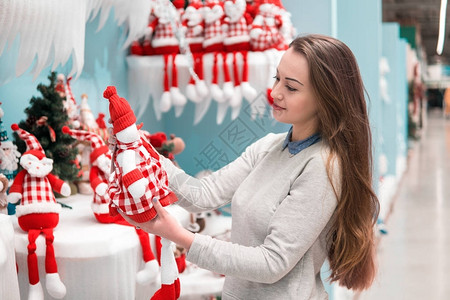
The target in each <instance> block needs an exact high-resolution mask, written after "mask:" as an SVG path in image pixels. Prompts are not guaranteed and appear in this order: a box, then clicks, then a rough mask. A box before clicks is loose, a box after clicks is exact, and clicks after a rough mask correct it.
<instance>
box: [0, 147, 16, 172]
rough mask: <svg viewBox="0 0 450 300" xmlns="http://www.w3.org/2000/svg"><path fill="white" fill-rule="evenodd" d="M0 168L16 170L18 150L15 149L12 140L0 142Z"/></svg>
mask: <svg viewBox="0 0 450 300" xmlns="http://www.w3.org/2000/svg"><path fill="white" fill-rule="evenodd" d="M0 157H2V159H1V162H0V169H2V170H8V171H14V170H17V166H18V165H17V162H18V161H19V158H18V157H20V152H19V151H17V146H16V145H14V144H13V143H12V142H2V145H1V148H0Z"/></svg>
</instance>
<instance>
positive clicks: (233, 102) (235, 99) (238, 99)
mask: <svg viewBox="0 0 450 300" xmlns="http://www.w3.org/2000/svg"><path fill="white" fill-rule="evenodd" d="M241 104H242V94H241V90H240V89H234V94H233V96H232V97H231V98H230V106H231V107H233V108H235V107H240V106H241Z"/></svg>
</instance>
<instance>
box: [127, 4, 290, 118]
mask: <svg viewBox="0 0 450 300" xmlns="http://www.w3.org/2000/svg"><path fill="white" fill-rule="evenodd" d="M178 2H179V1H173V2H172V3H169V1H168V0H153V1H152V8H153V10H152V14H151V15H150V20H149V24H150V25H149V26H148V27H149V29H147V31H146V33H145V34H143V36H142V38H140V39H137V40H136V41H134V42H133V43H132V46H131V47H130V54H131V55H130V56H128V57H127V62H128V67H129V70H128V76H129V77H128V78H129V100H130V104H131V105H132V106H133V108H134V109H135V112H136V115H137V117H138V118H140V117H141V116H143V114H144V112H145V110H146V107H147V106H148V103H149V102H150V101H151V100H153V108H154V111H155V115H156V119H157V120H160V119H161V117H162V114H163V113H165V112H168V111H169V110H170V109H171V107H175V108H174V110H175V115H176V116H177V117H178V116H180V114H181V112H182V106H180V105H179V106H178V107H177V106H176V105H173V100H172V99H173V97H172V96H171V93H170V90H171V88H172V86H173V85H174V82H175V83H176V88H177V90H179V91H180V92H181V93H182V94H184V95H186V98H187V99H188V100H190V101H191V102H193V103H194V104H195V115H194V125H196V124H198V123H199V122H200V121H201V120H202V118H203V117H204V115H205V114H206V113H207V110H208V109H209V106H210V103H211V101H212V100H214V101H215V102H216V105H217V116H216V122H217V123H218V124H221V123H222V122H223V121H224V119H225V117H226V116H227V113H228V110H229V108H230V109H231V119H236V118H237V117H238V116H239V114H240V113H241V110H242V109H243V107H244V106H245V109H246V110H248V111H249V113H250V114H251V117H252V118H253V119H255V118H256V117H258V116H263V115H264V114H265V113H266V111H267V102H270V89H271V87H272V85H273V81H274V80H273V78H272V77H273V75H274V74H275V67H276V65H277V62H278V60H279V59H280V57H281V55H282V54H283V52H284V50H285V49H287V45H288V43H289V42H290V41H291V40H292V39H293V36H294V34H295V30H294V28H293V26H292V22H291V21H290V14H289V13H288V12H287V11H286V9H285V8H284V7H283V5H282V4H281V1H274V0H264V1H253V2H252V3H251V2H247V1H244V0H226V1H219V0H205V1H199V0H190V1H188V2H187V6H186V8H185V9H183V5H182V4H183V1H180V2H181V4H180V3H178ZM162 4H164V6H167V8H166V9H168V7H172V6H175V8H176V11H177V14H174V13H172V14H171V15H172V16H174V17H173V18H171V22H169V24H168V25H166V27H168V26H170V27H171V31H164V32H165V33H166V36H165V37H166V45H168V44H167V43H168V42H169V35H170V38H171V40H172V41H173V43H171V44H170V45H171V46H173V47H175V40H174V39H173V36H175V37H176V40H177V44H178V49H177V52H176V53H175V54H174V51H175V50H174V51H169V52H170V53H172V54H168V53H169V52H168V51H165V53H164V54H163V55H161V53H160V52H158V51H155V45H156V43H157V42H159V41H160V39H161V34H158V33H157V32H156V28H157V27H155V25H154V24H155V22H158V23H160V21H161V18H160V17H159V18H158V17H157V16H156V15H155V12H157V8H158V7H159V6H161V5H162ZM171 9H172V10H173V11H175V9H174V8H171ZM180 24H181V28H180ZM158 26H160V25H159V24H158ZM169 33H170V34H169ZM157 49H158V47H157ZM157 49H156V50H157ZM175 74H176V76H175ZM244 99H245V100H246V102H244V101H243V100H244ZM182 104H183V106H184V104H185V102H183V103H182ZM247 106H248V107H249V109H247V108H246V107H247ZM180 108H181V109H180Z"/></svg>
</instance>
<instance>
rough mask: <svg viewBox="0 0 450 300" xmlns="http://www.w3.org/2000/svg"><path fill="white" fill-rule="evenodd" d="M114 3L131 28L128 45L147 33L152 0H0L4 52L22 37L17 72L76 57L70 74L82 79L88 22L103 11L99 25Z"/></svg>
mask: <svg viewBox="0 0 450 300" xmlns="http://www.w3.org/2000/svg"><path fill="white" fill-rule="evenodd" d="M111 8H114V14H115V19H116V21H117V23H118V25H124V26H125V27H126V29H127V39H126V41H125V43H124V45H123V47H124V48H125V47H128V46H129V45H130V44H131V42H132V41H133V40H136V39H137V38H138V37H140V36H141V35H142V34H143V31H144V29H145V27H146V26H147V23H148V15H149V12H150V8H151V2H150V1H148V0H133V1H124V0H65V1H58V0H46V1H32V0H3V1H1V2H0V28H2V29H1V31H2V33H1V34H0V55H2V53H3V52H4V51H5V50H6V51H8V50H9V48H10V47H11V45H12V44H13V43H14V41H15V40H16V39H18V40H19V41H20V44H19V53H18V58H17V64H16V70H15V76H20V75H22V74H23V73H24V72H25V71H26V70H27V69H28V68H29V67H30V66H31V64H32V63H33V62H34V61H35V64H34V68H33V70H32V73H33V75H34V78H35V79H36V78H37V76H38V75H39V73H40V72H41V71H42V70H43V69H44V68H46V67H48V66H50V65H52V70H54V69H55V68H56V67H57V66H58V65H60V64H61V65H64V64H66V63H67V61H68V60H69V58H70V57H72V61H73V63H72V70H71V71H70V73H69V74H68V76H74V75H75V74H76V75H75V76H74V77H75V78H77V77H78V76H79V75H80V74H81V71H82V69H83V65H84V43H85V29H86V22H87V21H91V20H93V19H94V18H95V17H96V16H97V15H98V14H100V22H99V28H98V29H101V28H102V27H103V25H104V24H105V22H106V20H107V19H108V16H109V13H110V11H111Z"/></svg>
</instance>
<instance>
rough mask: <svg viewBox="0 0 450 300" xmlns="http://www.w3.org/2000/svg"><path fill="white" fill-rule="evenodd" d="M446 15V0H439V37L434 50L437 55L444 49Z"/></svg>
mask: <svg viewBox="0 0 450 300" xmlns="http://www.w3.org/2000/svg"><path fill="white" fill-rule="evenodd" d="M446 15H447V0H441V11H440V14H439V37H438V42H437V46H436V52H437V54H439V55H441V54H442V51H443V50H444V40H445V23H446V21H445V18H446Z"/></svg>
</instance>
